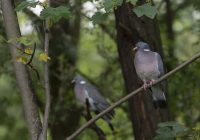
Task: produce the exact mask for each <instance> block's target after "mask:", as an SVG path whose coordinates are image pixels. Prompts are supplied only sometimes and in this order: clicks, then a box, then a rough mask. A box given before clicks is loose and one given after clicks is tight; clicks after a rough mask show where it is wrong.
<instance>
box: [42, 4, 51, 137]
mask: <svg viewBox="0 0 200 140" xmlns="http://www.w3.org/2000/svg"><path fill="white" fill-rule="evenodd" d="M48 3H49V2H48ZM48 5H49V4H48ZM48 24H49V23H48V20H45V23H44V31H45V33H44V53H45V54H46V55H47V56H48V55H49V25H48ZM44 88H45V102H46V103H45V111H44V120H43V128H42V132H41V134H40V139H39V140H46V139H47V129H48V122H49V114H50V105H51V95H50V85H49V65H48V61H46V62H45V64H44Z"/></svg>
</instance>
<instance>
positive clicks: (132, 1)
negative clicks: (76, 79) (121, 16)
mask: <svg viewBox="0 0 200 140" xmlns="http://www.w3.org/2000/svg"><path fill="white" fill-rule="evenodd" d="M126 2H130V3H131V4H132V5H136V3H137V0H126Z"/></svg>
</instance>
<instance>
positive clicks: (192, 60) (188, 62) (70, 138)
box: [66, 52, 200, 140]
mask: <svg viewBox="0 0 200 140" xmlns="http://www.w3.org/2000/svg"><path fill="white" fill-rule="evenodd" d="M199 57H200V52H199V53H197V54H196V55H195V56H194V57H192V58H191V59H189V60H188V61H186V62H184V63H182V64H181V65H179V66H178V67H176V68H175V69H173V70H171V71H170V72H168V73H167V74H165V75H164V76H162V77H161V78H159V79H158V80H157V81H156V82H155V83H154V84H153V85H156V84H158V83H160V82H162V81H163V80H166V79H167V78H169V77H170V76H172V75H173V74H175V73H176V72H178V71H180V70H181V69H183V68H184V67H185V66H187V65H189V64H191V63H192V62H194V61H195V60H197V59H198V58H199ZM149 87H150V86H148V88H149ZM143 90H144V89H143V87H140V88H138V89H136V90H135V91H133V92H131V93H130V94H128V95H126V96H125V97H123V98H121V99H119V100H118V101H117V102H115V103H113V104H112V105H111V106H110V107H108V108H107V109H105V110H104V111H102V112H101V113H99V114H98V115H96V116H95V117H94V118H92V119H91V120H89V121H88V122H87V123H85V124H84V125H83V126H82V127H80V128H79V129H78V130H77V131H75V132H74V133H73V134H72V135H71V136H69V137H68V138H67V139H66V140H72V139H74V138H75V137H76V136H78V135H79V134H80V133H81V132H82V131H84V130H85V129H86V128H87V127H89V126H90V125H91V124H93V123H94V122H96V121H97V120H98V119H99V118H101V117H102V116H103V115H105V114H106V113H108V112H109V111H111V110H113V109H114V108H116V107H117V106H119V105H121V104H122V103H124V102H125V101H127V100H128V99H130V98H131V97H133V96H134V95H135V94H137V93H139V92H141V91H143Z"/></svg>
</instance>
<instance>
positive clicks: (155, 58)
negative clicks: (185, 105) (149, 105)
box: [134, 42, 166, 108]
mask: <svg viewBox="0 0 200 140" xmlns="http://www.w3.org/2000/svg"><path fill="white" fill-rule="evenodd" d="M136 48H137V52H136V54H135V58H134V65H135V69H136V73H137V75H138V76H139V78H140V79H141V80H142V81H143V83H144V87H145V85H148V84H152V83H153V82H154V81H155V80H157V79H158V78H159V77H161V76H162V75H164V68H163V62H162V59H161V57H160V55H159V54H158V53H156V52H152V51H151V50H150V47H149V45H148V44H147V43H144V42H138V43H137V44H136ZM151 91H152V97H153V101H154V105H155V107H161V108H164V107H165V106H166V98H165V93H164V83H163V82H161V83H159V84H157V85H155V86H153V87H151Z"/></svg>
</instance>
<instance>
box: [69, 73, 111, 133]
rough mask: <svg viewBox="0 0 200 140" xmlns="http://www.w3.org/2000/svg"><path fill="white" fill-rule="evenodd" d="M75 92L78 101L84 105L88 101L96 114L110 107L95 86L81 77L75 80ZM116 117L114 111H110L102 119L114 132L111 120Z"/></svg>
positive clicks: (76, 77) (77, 76) (78, 76)
mask: <svg viewBox="0 0 200 140" xmlns="http://www.w3.org/2000/svg"><path fill="white" fill-rule="evenodd" d="M73 81H74V83H75V85H74V91H75V96H76V99H77V100H78V101H79V102H80V103H81V104H82V105H86V100H88V103H89V107H90V110H91V111H94V112H95V113H96V114H98V113H100V112H102V111H103V110H105V109H106V108H108V107H109V106H110V104H109V103H108V102H107V101H106V99H105V98H104V97H103V96H102V95H101V94H100V92H99V91H98V90H97V88H96V87H95V86H93V85H92V84H90V83H88V82H87V81H86V80H85V79H84V78H83V77H82V76H81V75H76V76H75V78H74V80H73ZM113 116H114V111H113V110H112V111H110V112H109V113H107V114H106V115H104V116H103V117H102V118H103V119H104V120H105V121H106V122H107V123H108V125H109V127H110V128H111V129H112V130H114V128H113V126H112V124H111V119H112V118H113Z"/></svg>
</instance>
